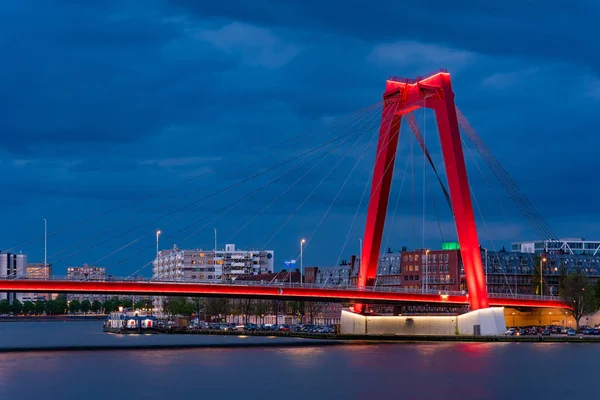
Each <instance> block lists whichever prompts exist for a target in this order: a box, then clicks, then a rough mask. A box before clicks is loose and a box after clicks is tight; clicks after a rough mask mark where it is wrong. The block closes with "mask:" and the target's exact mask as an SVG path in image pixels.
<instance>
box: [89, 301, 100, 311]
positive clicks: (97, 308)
mask: <svg viewBox="0 0 600 400" xmlns="http://www.w3.org/2000/svg"><path fill="white" fill-rule="evenodd" d="M91 308H92V311H93V312H95V313H97V312H99V311H100V310H101V309H102V303H100V302H99V301H98V300H94V302H93V303H92V307H91Z"/></svg>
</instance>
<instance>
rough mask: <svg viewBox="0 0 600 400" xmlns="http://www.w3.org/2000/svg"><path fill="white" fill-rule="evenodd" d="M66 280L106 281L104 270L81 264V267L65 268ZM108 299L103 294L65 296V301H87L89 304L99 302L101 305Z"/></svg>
mask: <svg viewBox="0 0 600 400" xmlns="http://www.w3.org/2000/svg"><path fill="white" fill-rule="evenodd" d="M67 279H68V280H74V281H105V280H106V268H104V267H96V266H93V265H88V264H83V266H82V267H69V268H67ZM107 299H108V296H107V295H103V294H88V293H86V294H79V293H76V294H69V295H67V301H72V300H78V301H84V300H88V301H89V302H90V303H91V302H94V301H96V300H97V301H99V302H101V303H103V302H105V301H106V300H107Z"/></svg>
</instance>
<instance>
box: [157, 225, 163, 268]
mask: <svg viewBox="0 0 600 400" xmlns="http://www.w3.org/2000/svg"><path fill="white" fill-rule="evenodd" d="M161 233H162V232H161V231H160V229H157V230H156V262H158V237H159V236H160V234H161Z"/></svg>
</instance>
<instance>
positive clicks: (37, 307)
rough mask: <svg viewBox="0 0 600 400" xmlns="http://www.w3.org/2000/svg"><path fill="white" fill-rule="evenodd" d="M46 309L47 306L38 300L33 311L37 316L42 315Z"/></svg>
mask: <svg viewBox="0 0 600 400" xmlns="http://www.w3.org/2000/svg"><path fill="white" fill-rule="evenodd" d="M44 308H45V304H44V302H43V301H41V300H36V301H35V303H34V304H33V311H34V312H35V313H36V314H37V315H40V314H42V313H43V312H44Z"/></svg>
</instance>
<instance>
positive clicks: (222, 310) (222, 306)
mask: <svg viewBox="0 0 600 400" xmlns="http://www.w3.org/2000/svg"><path fill="white" fill-rule="evenodd" d="M230 311H231V301H230V300H229V299H227V298H208V299H206V313H207V314H208V315H219V314H221V315H227V314H228V313H229V312H230Z"/></svg>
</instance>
